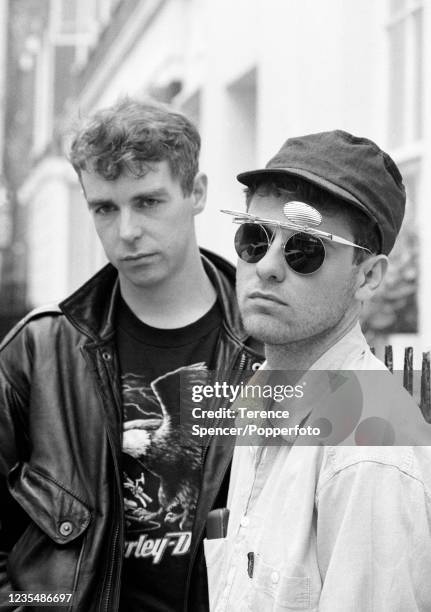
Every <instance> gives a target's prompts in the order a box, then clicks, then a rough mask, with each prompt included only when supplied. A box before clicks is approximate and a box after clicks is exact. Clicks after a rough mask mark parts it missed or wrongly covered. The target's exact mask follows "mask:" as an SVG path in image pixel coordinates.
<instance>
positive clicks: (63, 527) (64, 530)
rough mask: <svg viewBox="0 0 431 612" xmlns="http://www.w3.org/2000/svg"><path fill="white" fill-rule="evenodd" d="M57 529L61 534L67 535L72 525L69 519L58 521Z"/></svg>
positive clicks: (70, 531) (71, 529)
mask: <svg viewBox="0 0 431 612" xmlns="http://www.w3.org/2000/svg"><path fill="white" fill-rule="evenodd" d="M59 531H60V533H61V535H62V536H64V537H66V536H69V535H70V534H71V533H72V531H73V525H72V523H71V522H70V521H63V522H62V523H60V527H59Z"/></svg>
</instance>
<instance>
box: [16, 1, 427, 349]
mask: <svg viewBox="0 0 431 612" xmlns="http://www.w3.org/2000/svg"><path fill="white" fill-rule="evenodd" d="M430 35H431V6H430V3H427V2H425V0H382V2H375V0H362V2H354V1H352V0H350V1H348V2H346V1H345V0H323V1H319V2H316V0H236V1H235V2H234V3H232V2H228V0H218V1H217V2H214V1H211V0H74V1H73V2H72V1H71V0H54V1H53V2H51V10H50V15H49V23H48V24H47V28H46V31H45V32H44V34H43V36H42V39H41V44H40V46H39V48H38V50H37V53H36V72H35V80H36V96H35V108H36V115H35V123H34V139H33V156H34V159H36V160H37V162H36V163H35V164H34V166H33V169H32V172H31V174H30V175H29V176H28V178H27V180H26V181H24V182H23V184H22V187H21V191H20V201H21V204H22V206H24V207H25V208H26V210H27V219H28V225H27V236H28V239H27V243H28V251H29V257H28V275H27V279H28V298H29V301H30V302H31V303H33V304H35V305H36V304H39V303H41V302H46V301H47V300H48V301H49V300H51V299H59V298H61V297H62V296H64V295H65V294H67V293H68V292H70V291H71V290H73V289H74V288H75V287H76V286H78V285H79V283H80V282H82V281H83V280H85V278H86V277H88V275H89V274H90V273H91V272H92V271H95V270H96V269H97V268H98V267H100V265H101V264H102V263H103V261H104V256H103V253H101V250H100V248H99V247H98V245H97V240H96V238H95V235H94V231H93V229H92V227H91V221H90V218H89V215H88V213H87V211H86V208H85V203H84V201H83V198H82V195H81V193H80V189H79V185H78V183H77V180H76V177H75V176H74V175H73V172H72V171H71V170H70V168H69V166H68V164H67V162H66V161H65V159H64V156H63V155H62V154H59V151H60V150H61V147H59V148H58V149H57V150H55V148H53V147H52V145H50V143H52V142H53V141H54V142H55V141H61V145H62V146H63V150H64V146H65V145H66V143H67V134H66V131H65V126H66V124H67V123H68V122H73V121H74V120H75V119H76V118H77V117H78V116H79V115H85V114H87V113H90V112H92V111H94V110H96V109H97V108H101V107H103V106H106V105H109V104H111V103H113V102H114V101H116V100H117V99H118V98H119V97H122V96H125V95H131V96H138V97H146V96H152V97H154V98H156V99H159V100H163V101H167V102H170V103H172V104H173V105H174V106H175V107H177V108H179V109H181V110H182V111H184V112H185V113H187V114H188V115H189V116H190V117H191V118H192V119H193V120H194V121H195V122H196V124H197V126H198V127H199V130H200V132H201V135H202V142H203V149H202V157H201V169H202V170H203V171H205V172H207V173H208V175H209V178H210V187H209V198H208V204H207V208H206V211H205V212H204V213H203V214H202V215H201V216H200V217H199V219H198V236H199V240H200V243H201V244H202V245H203V246H205V247H207V248H210V249H214V250H216V251H218V252H220V253H222V254H223V255H225V256H226V257H228V258H230V259H231V260H234V259H235V256H234V252H233V247H232V236H233V227H232V226H231V225H230V223H229V220H228V219H226V218H223V216H222V215H220V214H219V212H218V211H219V209H220V208H223V207H230V208H241V206H242V205H243V203H242V200H243V196H242V192H241V187H240V185H239V184H237V183H236V181H235V178H234V177H235V174H236V173H238V172H239V171H242V170H245V169H248V168H252V167H258V166H261V165H263V164H265V163H266V161H267V160H268V158H269V157H270V156H271V155H272V154H273V153H274V152H275V150H276V149H277V148H279V147H280V146H281V144H282V142H283V141H284V140H285V139H286V137H288V136H294V135H298V134H301V133H307V132H314V131H322V130H328V129H334V128H340V129H345V130H347V131H351V132H353V133H356V134H360V135H366V136H368V137H370V138H372V139H374V140H376V141H377V142H378V143H379V144H380V145H381V146H382V147H383V148H386V150H388V151H389V152H390V153H391V155H392V156H393V157H394V159H395V160H396V161H397V162H398V164H399V165H400V168H401V170H402V172H403V174H404V176H405V181H406V185H407V189H408V198H409V202H408V212H407V219H406V223H405V230H404V234H403V237H402V241H401V242H400V244H401V246H400V248H399V249H398V251H397V252H396V253H394V256H393V265H392V271H391V274H390V275H389V278H388V282H387V284H386V287H385V290H384V292H383V293H382V295H381V296H380V297H379V299H378V301H377V302H376V304H375V305H374V306H372V307H371V309H370V311H369V312H368V314H367V326H368V329H369V333H370V337H375V339H376V341H378V338H379V337H382V338H385V339H386V340H387V339H389V340H391V341H392V342H393V343H394V344H395V348H396V347H397V345H400V346H401V345H402V346H405V345H406V344H413V345H415V346H417V347H418V348H419V349H423V350H425V349H427V348H430V347H431V318H430V317H429V316H428V315H427V313H428V312H429V311H431V275H429V274H427V269H428V266H427V264H428V262H429V261H430V260H431V241H430V240H429V239H428V227H429V220H430V217H431V211H430V210H429V206H428V199H429V196H430V195H431V112H430V110H429V109H431V104H430V102H431V50H430V45H431V43H430V40H431V36H430ZM61 58H62V59H61ZM66 65H67V67H68V70H69V74H68V76H67V78H66V72H67V71H66V70H65V69H64V67H65V66H66ZM66 81H67V83H66ZM60 90H61V91H60ZM54 253H55V257H54V256H53V254H54Z"/></svg>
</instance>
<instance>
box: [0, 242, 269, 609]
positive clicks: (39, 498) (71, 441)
mask: <svg viewBox="0 0 431 612" xmlns="http://www.w3.org/2000/svg"><path fill="white" fill-rule="evenodd" d="M204 265H205V268H206V271H207V274H208V276H209V277H210V279H211V281H212V283H213V285H214V287H215V288H216V290H217V293H218V295H219V299H220V302H221V304H222V306H223V310H224V322H223V328H222V330H221V337H220V342H219V346H218V352H217V364H218V367H221V368H222V369H223V370H224V371H226V372H228V371H229V372H231V371H233V372H232V376H234V375H235V376H236V373H235V372H234V371H237V370H238V369H240V370H244V369H251V368H252V367H253V364H255V363H256V362H259V361H261V355H260V354H259V353H258V352H256V350H254V349H253V348H251V347H246V346H245V344H246V341H247V338H246V335H245V333H244V331H243V329H242V326H241V323H240V320H239V316H238V311H237V306H236V302H235V296H234V286H233V283H234V269H233V267H232V266H231V265H230V264H228V263H227V262H225V261H224V260H223V259H221V258H220V257H218V256H215V255H213V254H209V253H207V252H205V255H204ZM117 295H118V277H117V272H116V270H115V269H114V268H113V267H112V266H110V265H108V266H106V267H105V268H103V270H101V271H100V272H99V273H98V274H97V275H96V276H94V277H93V278H92V279H90V280H89V281H88V282H87V283H86V284H85V285H83V286H82V287H81V288H80V289H79V290H78V291H76V292H75V293H74V294H73V295H72V296H71V297H70V298H68V299H67V300H65V301H64V302H63V303H62V304H60V307H59V308H57V307H55V308H52V309H46V308H45V309H41V310H36V311H33V312H32V313H30V315H28V316H27V317H26V318H25V319H24V320H23V321H22V322H21V323H19V324H18V325H17V326H16V327H15V328H14V329H13V330H12V332H10V334H9V335H8V336H7V337H6V339H5V340H4V341H3V343H2V345H1V347H0V521H1V530H0V592H1V591H2V590H3V591H6V590H9V589H13V590H15V591H17V590H25V591H33V592H38V591H39V592H40V591H42V590H43V591H50V590H52V591H57V592H58V591H62V592H65V593H73V602H72V605H71V606H70V607H69V608H64V607H62V608H58V609H59V610H62V611H64V610H66V609H69V610H74V611H75V610H79V611H85V612H92V611H96V610H98V611H99V610H106V611H109V612H112V611H115V610H117V609H118V600H119V593H120V578H121V567H122V558H123V537H124V536H123V532H124V513H123V495H122V480H121V474H120V467H119V466H120V458H121V423H122V405H121V393H120V381H119V367H118V362H117V354H116V347H115V330H114V326H113V312H114V308H115V301H116V299H117ZM230 458H231V456H230V452H229V451H228V450H227V449H226V448H225V447H220V446H215V445H210V446H209V448H207V450H206V457H205V473H204V477H203V485H202V490H201V494H200V497H199V501H198V508H197V513H196V520H195V526H194V531H193V536H194V537H193V538H192V549H191V564H190V571H189V576H188V582H187V600H188V603H186V604H185V609H189V610H191V611H192V612H196V611H200V610H206V609H207V606H208V604H207V594H206V575H205V565H204V561H203V554H202V537H203V533H204V528H205V521H206V516H207V514H208V512H209V510H210V509H211V508H212V507H214V504H216V505H220V504H222V505H224V504H225V500H224V499H223V495H224V494H225V491H224V488H225V487H226V474H227V472H228V469H229V464H230ZM223 481H224V488H223V486H222V483H223ZM217 495H219V496H220V497H221V499H218V500H217V501H216V497H217ZM144 581H145V577H143V585H144ZM9 609H10V608H9ZM17 609H21V608H19V607H17ZM25 609H26V610H28V609H29V608H25ZM38 609H40V608H38ZM54 609H56V608H52V607H51V608H50V610H54Z"/></svg>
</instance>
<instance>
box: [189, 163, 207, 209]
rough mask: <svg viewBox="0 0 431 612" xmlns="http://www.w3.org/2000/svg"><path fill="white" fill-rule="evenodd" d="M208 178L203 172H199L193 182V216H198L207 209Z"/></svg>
mask: <svg viewBox="0 0 431 612" xmlns="http://www.w3.org/2000/svg"><path fill="white" fill-rule="evenodd" d="M207 188H208V177H207V175H206V174H204V173H203V172H198V173H197V174H196V176H195V178H194V180H193V190H192V194H191V198H192V206H193V214H194V215H198V214H199V213H201V212H202V211H203V209H204V208H205V204H206V201H207Z"/></svg>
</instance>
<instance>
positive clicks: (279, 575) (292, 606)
mask: <svg viewBox="0 0 431 612" xmlns="http://www.w3.org/2000/svg"><path fill="white" fill-rule="evenodd" d="M252 582H253V589H252V593H251V605H250V610H251V611H252V612H263V611H265V612H282V611H285V612H286V611H289V612H290V611H291V612H293V611H296V610H312V609H315V608H312V607H311V597H310V578H309V577H307V576H290V575H289V574H288V572H287V571H286V570H284V569H283V568H277V567H274V566H272V565H268V564H267V563H265V562H264V561H263V560H262V557H260V556H259V555H258V556H257V559H256V563H255V568H254V575H253V579H252Z"/></svg>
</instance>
